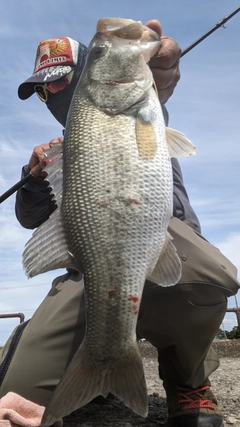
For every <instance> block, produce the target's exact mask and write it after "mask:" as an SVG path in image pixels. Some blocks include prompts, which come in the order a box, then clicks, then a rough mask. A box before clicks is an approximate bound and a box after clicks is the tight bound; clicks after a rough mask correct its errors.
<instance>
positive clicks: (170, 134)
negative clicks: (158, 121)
mask: <svg viewBox="0 0 240 427" xmlns="http://www.w3.org/2000/svg"><path fill="white" fill-rule="evenodd" d="M166 139H167V145H168V150H169V154H170V156H171V157H186V156H191V155H193V154H196V147H195V145H193V143H192V142H191V141H190V139H188V138H187V137H186V135H184V133H181V132H179V131H178V130H175V129H172V128H169V127H167V128H166Z"/></svg>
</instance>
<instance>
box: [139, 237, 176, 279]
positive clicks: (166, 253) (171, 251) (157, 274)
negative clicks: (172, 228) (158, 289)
mask: <svg viewBox="0 0 240 427" xmlns="http://www.w3.org/2000/svg"><path fill="white" fill-rule="evenodd" d="M172 241H173V238H172V236H171V235H170V234H169V233H168V232H167V235H166V240H165V244H164V247H163V250H162V252H161V254H160V257H159V259H158V262H157V264H156V265H155V268H154V270H153V272H152V273H151V275H150V276H148V277H147V278H148V280H150V281H151V282H153V283H156V284H158V285H160V286H173V285H175V284H176V283H177V282H178V281H179V280H180V278H181V274H182V265H181V261H180V259H179V256H178V254H177V250H176V248H175V246H174V244H173V242H172Z"/></svg>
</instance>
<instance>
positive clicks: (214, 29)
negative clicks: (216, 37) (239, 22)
mask: <svg viewBox="0 0 240 427" xmlns="http://www.w3.org/2000/svg"><path fill="white" fill-rule="evenodd" d="M238 12H240V7H237V9H235V10H234V11H233V12H232V13H230V15H228V16H226V18H223V19H222V20H221V21H220V22H218V24H216V25H215V26H214V27H213V28H211V30H209V31H207V32H206V33H205V34H203V36H201V37H200V38H199V39H197V40H196V41H195V42H194V43H192V44H190V46H188V47H187V48H186V49H184V50H183V51H182V54H181V58H182V57H183V56H184V55H186V53H188V52H190V50H192V49H193V48H194V47H195V46H197V45H198V44H199V43H201V42H202V41H203V40H204V39H206V38H207V37H208V36H210V34H212V33H214V31H216V30H217V29H218V28H220V27H223V28H225V27H224V24H225V23H226V22H227V21H228V20H229V19H231V18H232V17H233V16H234V15H236V14H237V13H238Z"/></svg>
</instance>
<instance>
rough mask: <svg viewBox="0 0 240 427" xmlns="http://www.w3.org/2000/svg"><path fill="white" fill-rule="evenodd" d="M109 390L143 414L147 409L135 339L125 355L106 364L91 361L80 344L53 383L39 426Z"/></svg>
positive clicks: (142, 375) (145, 392)
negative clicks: (53, 387) (63, 371)
mask: <svg viewBox="0 0 240 427" xmlns="http://www.w3.org/2000/svg"><path fill="white" fill-rule="evenodd" d="M110 392H111V393H113V394H114V395H115V396H117V397H118V398H119V399H121V400H123V402H124V403H125V405H126V406H128V407H129V408H131V409H132V410H133V411H134V412H136V413H137V414H139V415H142V416H143V417H146V416H147V413H148V397H147V387H146V382H145V376H144V371H143V365H142V360H141V356H140V353H139V350H138V346H137V343H136V344H135V346H133V348H132V349H131V350H130V355H129V353H128V354H127V355H126V356H125V358H124V359H123V358H120V359H119V360H116V361H114V362H112V363H111V365H110V367H109V362H108V363H107V364H103V363H101V362H100V363H99V364H98V365H93V364H91V362H90V360H89V356H88V354H87V351H86V347H85V345H84V344H82V345H81V346H80V348H79V349H78V351H77V352H76V354H75V356H74V357H73V359H72V361H71V363H70V365H69V367H68V368H67V371H66V373H65V374H64V376H63V378H62V380H61V381H60V383H59V384H58V386H57V387H56V389H55V391H54V393H53V395H52V398H51V400H50V402H49V404H48V405H47V407H46V409H45V412H44V414H43V418H42V424H41V426H42V427H45V426H49V425H52V424H53V423H54V422H55V421H56V420H58V419H59V418H62V417H64V416H66V415H68V414H70V413H71V412H73V411H75V410H76V409H79V408H81V407H82V406H84V405H86V404H87V403H89V402H90V401H91V400H93V399H94V398H95V397H97V396H99V395H102V396H104V397H106V396H107V395H108V393H110Z"/></svg>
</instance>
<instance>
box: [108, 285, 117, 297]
mask: <svg viewBox="0 0 240 427" xmlns="http://www.w3.org/2000/svg"><path fill="white" fill-rule="evenodd" d="M117 292H118V288H113V289H108V298H110V299H111V298H114V297H115V296H116V294H117Z"/></svg>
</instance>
